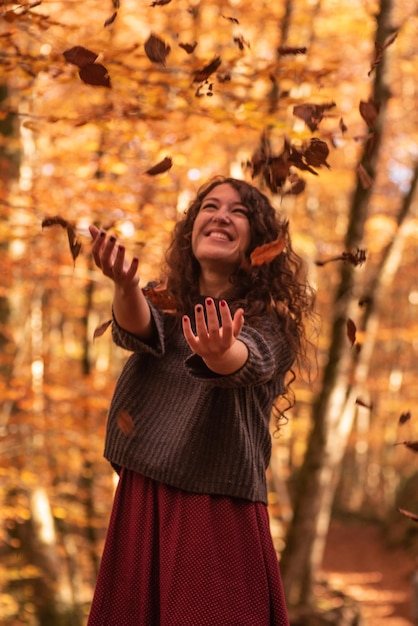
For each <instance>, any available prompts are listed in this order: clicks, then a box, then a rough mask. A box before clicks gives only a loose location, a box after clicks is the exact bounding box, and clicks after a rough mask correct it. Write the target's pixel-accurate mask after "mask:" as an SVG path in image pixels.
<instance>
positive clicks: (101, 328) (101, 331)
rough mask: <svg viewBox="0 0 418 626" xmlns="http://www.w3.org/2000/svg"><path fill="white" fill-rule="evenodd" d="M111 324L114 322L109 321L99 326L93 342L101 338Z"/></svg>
mask: <svg viewBox="0 0 418 626" xmlns="http://www.w3.org/2000/svg"><path fill="white" fill-rule="evenodd" d="M111 323H112V320H107V322H103V324H100V326H98V327H97V328H96V329H95V331H94V333H93V341H94V340H95V339H97V337H101V336H102V335H104V334H105V332H106V331H107V329H108V328H109V326H110V324H111Z"/></svg>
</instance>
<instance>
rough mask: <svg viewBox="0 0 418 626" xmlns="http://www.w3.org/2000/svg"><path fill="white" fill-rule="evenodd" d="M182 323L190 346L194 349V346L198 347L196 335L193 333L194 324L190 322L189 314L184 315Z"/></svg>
mask: <svg viewBox="0 0 418 626" xmlns="http://www.w3.org/2000/svg"><path fill="white" fill-rule="evenodd" d="M181 323H182V328H183V334H184V337H185V339H186V341H187V343H188V344H189V346H190V348H191V349H192V350H193V351H194V348H195V347H196V337H195V335H194V333H193V330H192V324H191V322H190V318H189V317H188V315H183V318H182V322H181Z"/></svg>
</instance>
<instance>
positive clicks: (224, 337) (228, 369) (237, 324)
mask: <svg viewBox="0 0 418 626" xmlns="http://www.w3.org/2000/svg"><path fill="white" fill-rule="evenodd" d="M205 308H206V319H205V310H204V307H203V306H202V305H201V304H198V305H196V307H195V321H196V334H195V333H194V332H193V330H192V325H191V321H190V318H189V317H188V316H184V317H183V333H184V336H185V338H186V341H187V343H188V344H189V346H190V348H191V349H192V350H193V352H194V353H195V354H197V355H199V356H200V357H202V359H203V360H204V361H205V363H206V364H207V366H208V367H209V368H210V369H212V370H214V371H215V372H218V373H220V374H228V373H232V372H233V371H236V370H237V369H239V368H240V367H241V366H242V365H243V364H244V363H245V361H246V359H247V356H248V351H247V348H246V346H245V345H244V344H243V343H242V342H241V341H239V340H238V336H239V334H240V332H241V330H242V327H243V325H244V311H243V309H238V310H237V311H236V312H235V314H234V316H233V317H232V315H231V311H230V309H229V306H228V304H227V302H225V300H221V301H220V303H219V311H220V317H221V323H219V319H218V314H217V311H216V305H215V302H214V301H213V299H212V298H206V301H205ZM238 344H239V345H238Z"/></svg>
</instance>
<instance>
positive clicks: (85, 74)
mask: <svg viewBox="0 0 418 626" xmlns="http://www.w3.org/2000/svg"><path fill="white" fill-rule="evenodd" d="M79 75H80V78H81V80H82V81H83V83H86V84H87V85H95V86H97V87H110V78H109V74H108V73H107V69H106V68H105V66H104V65H102V64H101V63H89V64H87V65H83V67H82V68H81V69H80V71H79Z"/></svg>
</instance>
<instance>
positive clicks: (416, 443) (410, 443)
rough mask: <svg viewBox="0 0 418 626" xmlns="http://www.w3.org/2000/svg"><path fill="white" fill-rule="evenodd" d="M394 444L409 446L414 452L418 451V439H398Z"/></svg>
mask: <svg viewBox="0 0 418 626" xmlns="http://www.w3.org/2000/svg"><path fill="white" fill-rule="evenodd" d="M393 445H395V446H405V448H408V449H409V450H412V451H413V452H418V441H397V442H396V443H395V444H393Z"/></svg>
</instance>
